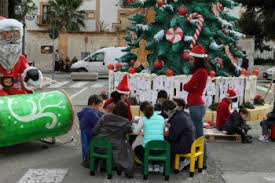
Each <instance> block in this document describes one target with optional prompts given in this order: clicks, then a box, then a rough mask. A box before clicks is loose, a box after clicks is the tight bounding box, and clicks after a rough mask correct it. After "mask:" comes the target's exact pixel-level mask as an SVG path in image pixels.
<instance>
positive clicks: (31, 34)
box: [26, 0, 137, 70]
mask: <svg viewBox="0 0 275 183" xmlns="http://www.w3.org/2000/svg"><path fill="white" fill-rule="evenodd" d="M33 2H34V3H35V5H36V6H37V7H38V15H37V16H36V17H35V18H34V19H33V20H32V19H31V20H28V19H26V30H27V31H26V53H27V55H28V58H29V59H30V62H35V64H36V65H37V66H38V67H41V68H43V69H45V70H51V61H52V56H51V53H52V52H53V51H54V50H53V49H56V48H58V49H59V51H60V52H61V54H62V55H63V56H64V57H67V56H68V57H69V58H72V57H74V56H76V57H77V58H78V59H81V58H83V57H84V56H85V55H87V54H89V53H91V52H94V51H96V50H97V49H99V48H102V47H110V46H124V45H125V42H124V40H123V36H124V35H125V30H126V27H127V26H129V25H130V21H129V20H128V17H129V16H132V15H134V14H135V13H136V12H137V10H136V9H133V8H130V6H129V3H128V1H127V0H84V2H83V4H82V6H81V7H80V10H85V11H86V15H87V16H86V21H85V24H86V26H85V28H82V29H81V31H80V32H78V33H60V34H59V36H58V39H56V40H55V47H54V48H53V47H52V44H53V43H52V40H51V39H50V38H49V32H48V22H49V5H48V0H33Z"/></svg>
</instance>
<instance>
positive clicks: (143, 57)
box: [131, 39, 153, 69]
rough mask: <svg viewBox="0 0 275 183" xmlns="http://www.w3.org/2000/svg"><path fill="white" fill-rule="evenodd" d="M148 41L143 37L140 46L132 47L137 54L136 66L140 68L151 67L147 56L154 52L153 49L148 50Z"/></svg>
mask: <svg viewBox="0 0 275 183" xmlns="http://www.w3.org/2000/svg"><path fill="white" fill-rule="evenodd" d="M146 46H147V42H146V40H144V39H142V40H140V42H139V48H136V49H132V50H131V53H132V54H136V55H137V61H136V62H135V64H134V68H138V67H139V66H141V65H142V66H143V67H144V68H145V69H148V68H149V66H150V65H149V63H148V61H147V56H148V55H150V54H151V53H153V52H152V51H148V50H146Z"/></svg>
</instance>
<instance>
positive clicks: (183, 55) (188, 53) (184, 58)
mask: <svg viewBox="0 0 275 183" xmlns="http://www.w3.org/2000/svg"><path fill="white" fill-rule="evenodd" d="M189 58H190V51H184V52H183V53H182V59H183V60H186V61H188V60H189Z"/></svg>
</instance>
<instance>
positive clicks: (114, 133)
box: [93, 102, 134, 178]
mask: <svg viewBox="0 0 275 183" xmlns="http://www.w3.org/2000/svg"><path fill="white" fill-rule="evenodd" d="M112 110H113V112H112V113H109V114H105V115H104V116H102V118H100V120H99V121H98V123H97V125H96V126H95V128H94V129H93V135H95V136H97V137H105V138H107V139H108V140H109V141H110V142H111V144H112V148H113V162H114V166H115V167H116V168H117V170H119V171H125V174H126V176H127V177H129V178H132V177H133V173H134V161H133V153H132V148H131V147H130V144H129V142H128V140H127V138H126V135H127V134H129V133H132V127H131V123H129V120H128V114H129V111H128V106H127V104H125V103H124V102H118V103H116V104H115V106H114V108H113V109H112Z"/></svg>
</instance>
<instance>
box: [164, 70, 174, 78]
mask: <svg viewBox="0 0 275 183" xmlns="http://www.w3.org/2000/svg"><path fill="white" fill-rule="evenodd" d="M165 73H166V76H169V77H170V76H174V71H173V70H172V69H168V70H166V72H165Z"/></svg>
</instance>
